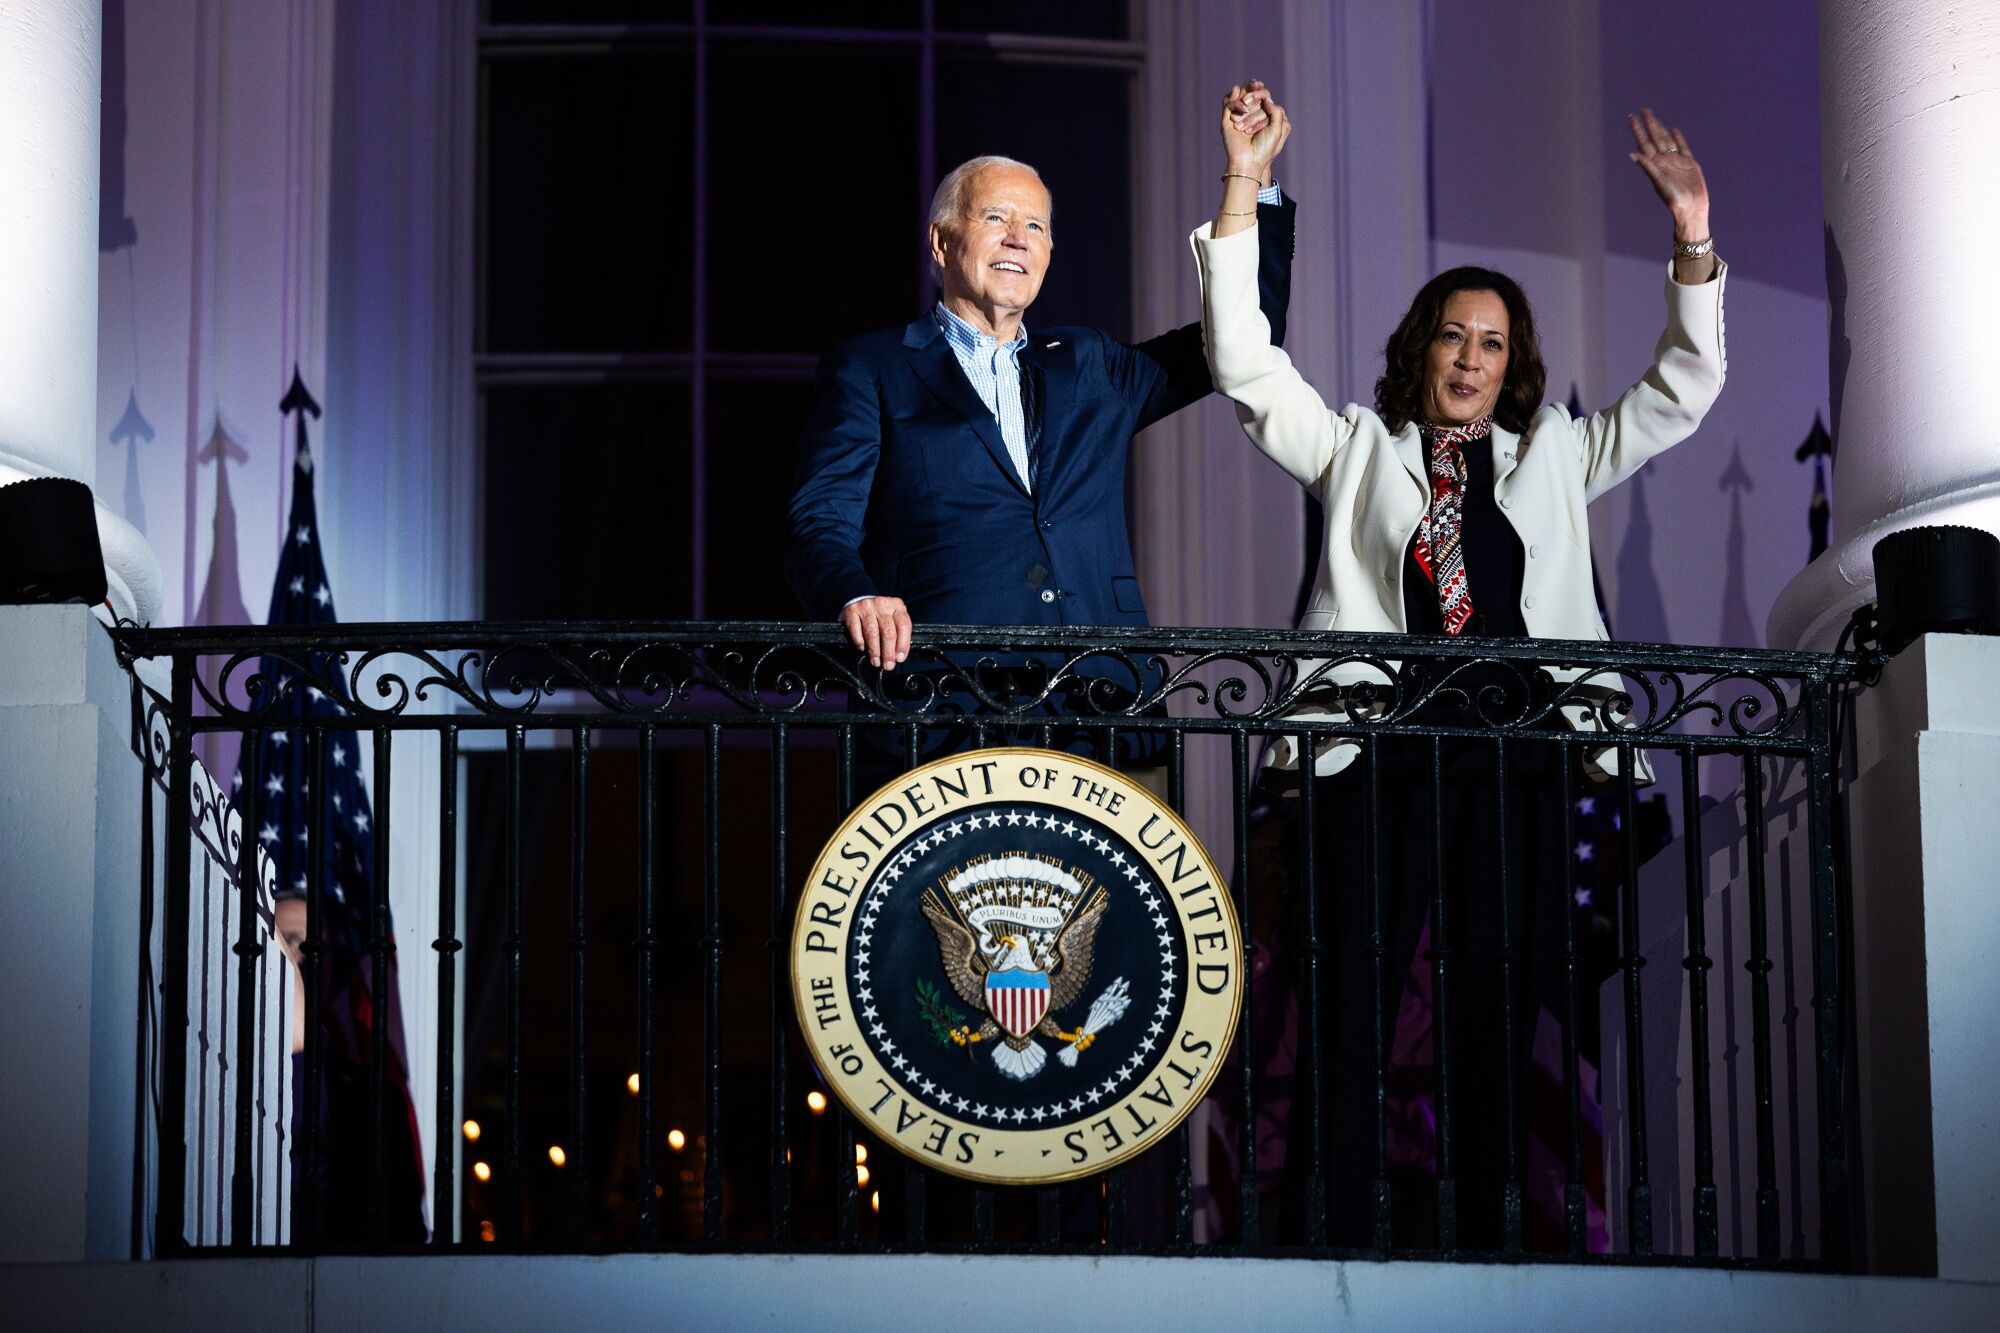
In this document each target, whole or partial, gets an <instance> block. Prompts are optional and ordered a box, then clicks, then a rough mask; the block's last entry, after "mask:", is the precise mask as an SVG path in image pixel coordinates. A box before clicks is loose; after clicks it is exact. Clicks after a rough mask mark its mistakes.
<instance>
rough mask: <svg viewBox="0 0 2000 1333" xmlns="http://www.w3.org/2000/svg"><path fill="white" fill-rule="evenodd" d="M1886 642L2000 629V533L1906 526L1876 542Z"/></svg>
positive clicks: (1902, 643) (1899, 645)
mask: <svg viewBox="0 0 2000 1333" xmlns="http://www.w3.org/2000/svg"><path fill="white" fill-rule="evenodd" d="M1875 602H1876V615H1877V617H1878V619H1879V620H1880V623H1881V635H1882V647H1883V648H1884V649H1885V650H1887V651H1888V652H1892V653H1895V652H1901V651H1902V650H1903V649H1904V648H1906V647H1908V646H1909V644H1910V641H1911V640H1913V639H1915V638H1916V637H1917V636H1918V635H1920V634H1931V633H1945V634H2000V537H1995V536H1994V535H1993V534H1992V533H1990V532H1985V531H1982V530H1981V529H1979V528H1961V527H1935V528H1905V529H1903V530H1902V531H1901V532H1894V533H1891V534H1889V535H1888V536H1887V537H1884V538H1883V539H1882V540H1881V541H1879V542H1876V543H1875Z"/></svg>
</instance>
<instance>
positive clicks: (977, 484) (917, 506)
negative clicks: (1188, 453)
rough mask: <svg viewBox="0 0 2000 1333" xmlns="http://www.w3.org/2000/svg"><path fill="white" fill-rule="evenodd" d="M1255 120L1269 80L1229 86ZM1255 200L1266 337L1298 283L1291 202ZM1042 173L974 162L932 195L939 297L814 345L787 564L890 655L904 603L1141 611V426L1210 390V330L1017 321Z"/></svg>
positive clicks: (1141, 620) (1036, 226)
mask: <svg viewBox="0 0 2000 1333" xmlns="http://www.w3.org/2000/svg"><path fill="white" fill-rule="evenodd" d="M1232 97H1233V98H1235V99H1237V104H1238V105H1240V106H1241V107H1242V108H1243V117H1244V123H1246V124H1249V125H1250V126H1252V127H1253V128H1255V127H1257V126H1259V125H1261V124H1262V123H1263V112H1262V105H1263V99H1264V97H1265V93H1264V89H1263V86H1262V85H1261V84H1251V85H1246V86H1243V87H1239V88H1237V89H1233V90H1232ZM1260 184H1261V185H1262V186H1263V187H1264V188H1263V189H1262V191H1261V192H1260V193H1259V195H1258V208H1257V211H1258V214H1259V218H1258V221H1259V223H1260V226H1259V229H1258V230H1259V235H1260V237H1261V241H1262V252H1261V253H1262V270H1261V275H1260V286H1261V293H1262V304H1263V308H1264V312H1265V314H1266V316H1267V317H1268V318H1269V319H1270V322H1271V328H1272V335H1273V337H1274V338H1276V337H1280V336H1281V335H1282V332H1283V329H1284V318H1285V306H1286V302H1287V299H1288V297H1289V294H1290V288H1291V253H1292V225H1293V217H1292V214H1293V205H1292V204H1291V203H1290V202H1289V201H1287V200H1285V199H1283V198H1282V196H1280V195H1279V193H1278V191H1277V189H1276V187H1275V186H1273V185H1272V184H1271V182H1270V181H1269V180H1265V181H1262V182H1260ZM1053 211H1054V210H1053V205H1052V201H1051V199H1050V196H1049V191H1048V189H1047V187H1045V186H1044V185H1043V184H1042V180H1041V177H1040V176H1039V175H1038V174H1037V173H1036V172H1035V170H1034V169H1033V168H1032V167H1029V166H1027V165H1025V164H1024V163H1020V162H1015V161H1013V160H1011V159H1008V158H1002V157H980V158H974V159H973V160H971V161H970V162H966V163H964V164H963V165H961V166H959V167H958V168H956V169H955V170H953V171H952V172H951V174H949V175H948V176H946V177H945V178H944V181H943V183H942V184H940V185H939V186H938V189H937V194H936V197H935V198H934V199H933V201H932V204H931V219H930V243H931V255H932V258H933V259H934V260H935V262H936V265H937V280H938V288H939V294H938V300H937V304H936V305H935V306H934V307H933V308H932V309H930V310H929V311H926V312H925V313H924V314H923V315H921V316H919V317H918V318H917V319H916V320H915V321H913V322H912V323H910V324H909V325H908V326H907V327H905V328H901V329H885V330H882V331H880V332H877V333H871V334H865V335H863V336H861V337H859V338H854V339H851V340H849V341H847V342H843V343H840V344H838V345H837V346H835V347H833V348H831V349H830V350H829V351H827V353H826V354H825V355H824V356H823V357H822V358H821V359H820V365H819V376H818V382H817V383H816V385H815V386H814V391H813V402H812V409H811V413H810V416H809V418H808V420H807V424H806V431H805V438H804V441H803V444H802V446H801V448H800V453H799V464H798V481H797V489H796V491H795V493H794V494H793V496H792V504H791V532H790V538H789V541H788V542H787V545H786V550H785V572H786V576H787V577H788V578H789V579H790V580H791V584H792V587H793V588H794V590H796V591H797V593H798V595H799V600H800V601H801V602H803V603H804V605H805V608H806V611H807V613H808V614H809V615H811V616H814V617H822V616H823V617H825V618H827V619H829V620H831V619H835V618H838V619H839V620H840V622H841V623H842V624H843V625H844V626H845V627H846V630H847V633H848V635H849V637H850V638H851V639H852V640H853V642H854V644H855V646H856V647H858V648H860V649H862V650H864V651H865V652H866V653H867V654H868V659H869V661H870V662H871V663H873V664H874V665H876V666H878V667H885V668H889V669H894V667H895V665H896V664H897V663H899V662H901V661H903V660H904V658H905V657H906V656H907V655H908V653H909V648H910V624H911V620H912V618H915V619H916V620H920V621H931V622H943V623H947V624H984V625H1144V624H1146V623H1147V622H1146V604H1145V600H1144V599H1143V598H1142V597H1141V595H1140V592H1139V579H1138V576H1137V572H1136V570H1135V569H1134V565H1133V559H1132V543H1131V539H1130V537H1129V536H1128V534H1127V533H1126V528H1125V463H1126V456H1127V453H1128V451H1129V447H1130V444H1131V441H1132V436H1133V435H1134V434H1136V433H1137V432H1139V431H1141V430H1144V429H1145V428H1146V427H1147V426H1149V425H1151V424H1152V423H1154V422H1155V421H1158V420H1159V419H1160V418H1162V417H1164V416H1166V415H1168V414H1169V413H1172V412H1177V411H1179V410H1180V409H1181V408H1183V407H1186V406H1187V405H1188V404H1189V403H1192V402H1194V401H1195V400H1197V399H1199V398H1202V397H1205V396H1206V395H1207V394H1208V393H1209V392H1210V391H1211V389H1212V387H1213V386H1212V385H1211V384H1210V381H1209V373H1208V364H1207V359H1206V356H1205V354H1204V352H1203V348H1202V337H1201V325H1200V324H1199V323H1194V324H1188V325H1186V326H1185V327H1183V328H1178V329H1175V330H1173V331H1172V332H1169V333H1163V334H1161V335H1159V336H1158V337H1156V338H1152V339H1149V340H1148V341H1146V342H1142V343H1137V344H1127V343H1121V342H1120V341H1118V340H1117V339H1116V338H1114V337H1112V336H1111V335H1109V334H1107V333H1104V332H1102V331H1101V330H1098V329H1090V328H1051V329H1037V330H1033V331H1030V330H1029V329H1028V328H1027V327H1026V325H1025V324H1024V323H1023V317H1024V316H1025V315H1026V313H1027V310H1028V307H1029V306H1031V305H1033V304H1034V301H1035V297H1036V295H1037V294H1038V293H1039V292H1040V291H1041V288H1042V280H1043V279H1044V277H1046V276H1047V274H1048V268H1049V260H1050V256H1051V253H1052V251H1053V248H1054V230H1053V225H1052V213H1053Z"/></svg>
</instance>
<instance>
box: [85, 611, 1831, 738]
mask: <svg viewBox="0 0 2000 1333" xmlns="http://www.w3.org/2000/svg"><path fill="white" fill-rule="evenodd" d="M379 628H380V630H381V631H383V632H382V633H381V634H379V635H376V634H371V632H370V631H371V627H368V626H339V627H332V628H331V629H330V631H329V632H328V633H326V634H325V635H324V636H315V635H314V634H313V633H312V632H309V631H290V632H287V633H277V632H267V631H261V630H248V629H246V630H243V631H240V632H229V633H227V634H225V633H224V632H222V631H171V630H170V631H146V630H136V629H133V628H130V627H127V628H125V629H122V630H121V631H120V634H121V635H122V636H124V637H123V638H122V639H121V648H120V650H121V652H123V653H125V654H127V658H128V660H130V659H131V657H133V656H135V655H136V656H151V655H155V654H159V653H162V652H178V653H181V654H184V655H185V654H196V655H198V656H199V657H200V658H201V660H202V663H203V665H204V666H205V667H212V668H213V669H211V670H203V671H198V672H196V673H195V678H194V684H195V692H196V696H197V701H198V703H199V705H200V706H201V707H202V708H204V709H206V710H208V711H211V712H213V713H214V714H215V715H217V716H219V717H222V718H225V719H241V720H242V721H243V722H244V723H246V724H249V725H255V724H256V723H257V722H258V721H260V720H264V721H265V724H266V725H268V724H269V723H268V719H269V718H271V717H272V715H273V714H274V713H275V712H276V711H278V710H279V709H280V705H281V704H284V705H287V706H288V707H291V706H296V705H297V703H298V701H299V696H300V694H301V692H304V693H305V694H306V696H307V700H306V701H307V702H309V703H310V704H312V705H313V708H312V710H311V711H322V712H324V711H331V712H332V713H334V714H336V715H340V716H345V717H350V718H355V719H360V720H364V721H366V720H370V719H382V720H386V719H391V718H396V717H399V716H402V715H404V714H406V713H409V712H411V711H420V712H443V711H451V712H468V713H474V714H479V715H482V716H486V717H489V718H503V719H507V718H520V719H524V720H525V719H529V718H532V717H535V716H538V715H546V714H548V713H551V712H558V711H559V712H561V713H562V714H563V715H564V716H566V717H568V716H575V715H578V714H584V715H589V714H599V715H605V716H607V717H610V718H620V717H622V718H630V719H633V720H643V719H645V718H647V717H659V716H665V715H676V716H679V715H682V714H707V715H720V716H727V715H731V714H734V715H738V716H744V715H747V716H751V717H762V718H771V719H774V720H775V719H780V718H784V717H796V716H808V715H813V714H823V713H837V714H838V715H839V716H840V717H841V718H842V720H843V721H848V722H855V723H866V722H868V721H870V720H875V719H879V720H882V721H889V722H895V723H899V724H905V725H908V724H912V723H914V724H920V725H952V724H958V723H962V722H964V721H966V720H968V719H975V718H976V719H979V720H980V721H983V722H990V723H993V724H998V725H1038V724H1046V723H1047V722H1048V721H1049V720H1050V719H1051V718H1052V717H1063V718H1069V719H1074V720H1080V721H1085V722H1096V723H1100V724H1102V723H1111V724H1117V723H1119V722H1121V721H1126V720H1129V721H1131V722H1132V723H1144V724H1146V725H1175V723H1174V722H1169V721H1167V719H1168V716H1169V715H1172V717H1174V718H1176V719H1179V720H1180V724H1186V723H1188V722H1191V721H1192V722H1196V723H1199V724H1203V725H1207V726H1210V727H1212V726H1214V725H1216V724H1218V723H1220V724H1223V725H1225V726H1229V727H1232V728H1233V727H1253V728H1255V727H1266V728H1268V727H1274V726H1280V725H1288V724H1289V725H1298V724H1299V723H1300V719H1301V718H1302V717H1310V718H1311V719H1312V720H1313V723H1312V724H1313V725H1320V726H1332V725H1336V724H1337V725H1338V726H1340V727H1342V728H1352V729H1354V730H1355V731H1357V732H1361V731H1366V730H1379V729H1394V728H1397V727H1399V726H1410V725H1417V724H1420V723H1421V722H1422V721H1423V720H1424V719H1426V718H1429V717H1434V716H1435V715H1436V711H1435V710H1437V709H1439V708H1444V709H1448V710H1452V711H1453V712H1455V714H1456V715H1457V716H1458V717H1459V718H1461V719H1462V723H1461V724H1462V725H1466V726H1471V727H1474V728H1476V729H1480V730H1491V731H1495V732H1502V733H1506V732H1513V731H1528V730H1536V729H1544V728H1546V727H1548V726H1549V725H1551V724H1552V723H1553V722H1554V721H1555V719H1556V716H1557V714H1558V713H1561V714H1563V715H1566V716H1567V718H1568V719H1570V720H1571V721H1577V720H1583V721H1584V724H1585V725H1586V726H1589V727H1590V728H1592V729H1594V730H1599V731H1604V732H1608V733H1612V734H1614V735H1616V736H1619V737H1622V738H1625V739H1626V740H1628V741H1629V742H1630V743H1638V742H1639V741H1640V740H1641V739H1643V738H1652V739H1655V740H1657V739H1658V738H1661V737H1664V736H1665V735H1667V734H1669V733H1675V734H1679V735H1686V734H1690V732H1691V730H1692V729H1696V728H1701V729H1704V730H1705V731H1706V732H1707V733H1709V734H1719V735H1721V736H1725V737H1735V738H1756V739H1763V740H1771V739H1784V738H1790V737H1792V736H1794V735H1795V734H1797V733H1798V731H1799V730H1800V728H1801V727H1802V725H1803V723H1802V707H1801V703H1802V700H1803V699H1805V698H1806V697H1807V696H1808V694H1809V687H1810V686H1813V685H1815V684H1820V685H1823V684H1824V683H1826V682H1827V681H1828V680H1830V679H1832V678H1834V675H1835V674H1836V673H1835V672H1834V669H1833V664H1834V663H1836V662H1839V661H1842V660H1844V659H1835V658H1829V657H1824V656H1815V655H1808V654H1777V653H1755V652H1747V651H1740V650H1725V649H1710V650H1697V649H1683V648H1662V649H1659V650H1657V651H1656V652H1651V653H1649V652H1648V650H1643V649H1634V648H1631V647H1625V646H1615V645H1589V644H1569V643H1561V644H1558V643H1546V642H1542V641H1530V640H1478V641H1466V642H1461V641H1452V640H1434V639H1413V638H1405V637H1404V636H1397V635H1377V636H1357V635H1340V634H1300V633H1294V634H1281V633H1253V632H1233V633H1224V632H1220V631H1176V630H1164V631H1135V630H1120V631H1101V630H1100V631H1078V632H1077V633H1075V634H1073V635H1062V636H1060V637H1058V636H1057V635H1056V634H1055V633H1053V632H1043V631H1032V630H1009V629H999V628H993V629H981V630H979V631H977V632H976V636H975V633H974V632H971V631H963V632H960V631H943V632H937V633H932V634H921V635H919V637H918V640H917V643H916V644H915V646H914V647H913V650H912V652H911V654H910V657H909V660H908V661H906V662H904V663H903V664H901V666H900V668H899V669H898V670H895V671H887V670H882V669H877V668H873V667H870V666H869V665H868V663H867V661H866V658H865V656H863V655H862V654H860V653H859V652H857V651H856V650H855V649H853V648H852V647H851V646H850V645H849V644H847V643H846V642H845V641H844V640H842V639H841V638H840V637H839V635H838V634H837V632H829V631H828V630H826V629H823V628H820V627H816V626H797V625H777V624H756V625H750V624H743V625H732V624H726V623H722V624H705V625H693V624H689V625H675V626H667V627H657V626H634V627H631V628H630V629H629V630H628V629H622V628H619V627H603V626H588V627H567V626H544V625H538V626H524V627H521V628H519V629H518V630H517V629H511V628H508V629H493V628H489V627H483V626H465V625H434V626H428V625H427V626H384V627H379ZM959 635H962V636H959ZM955 636H958V637H955ZM1593 650H1594V651H1593ZM1843 678H1844V677H1843ZM301 711H306V710H301ZM156 748H157V747H156Z"/></svg>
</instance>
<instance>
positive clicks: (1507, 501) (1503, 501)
mask: <svg viewBox="0 0 2000 1333" xmlns="http://www.w3.org/2000/svg"><path fill="white" fill-rule="evenodd" d="M1500 507H1501V508H1502V509H1512V508H1513V507H1514V498H1513V497H1512V496H1510V495H1503V496H1501V497H1500Z"/></svg>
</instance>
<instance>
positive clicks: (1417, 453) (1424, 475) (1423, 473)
mask: <svg viewBox="0 0 2000 1333" xmlns="http://www.w3.org/2000/svg"><path fill="white" fill-rule="evenodd" d="M1394 443H1395V446H1396V457H1397V458H1399V459H1401V460H1402V461H1403V467H1404V469H1405V470H1406V471H1408V472H1409V474H1410V477H1411V479H1412V480H1414V481H1415V482H1416V483H1417V487H1418V489H1420V490H1422V491H1423V493H1424V504H1425V506H1426V507H1428V506H1429V505H1430V502H1431V474H1430V469H1429V468H1428V467H1426V466H1424V437H1423V434H1422V432H1420V431H1419V430H1418V429H1417V423H1416V422H1414V421H1407V422H1404V423H1403V428H1402V429H1401V430H1399V431H1397V432H1396V438H1395V441H1394Z"/></svg>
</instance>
